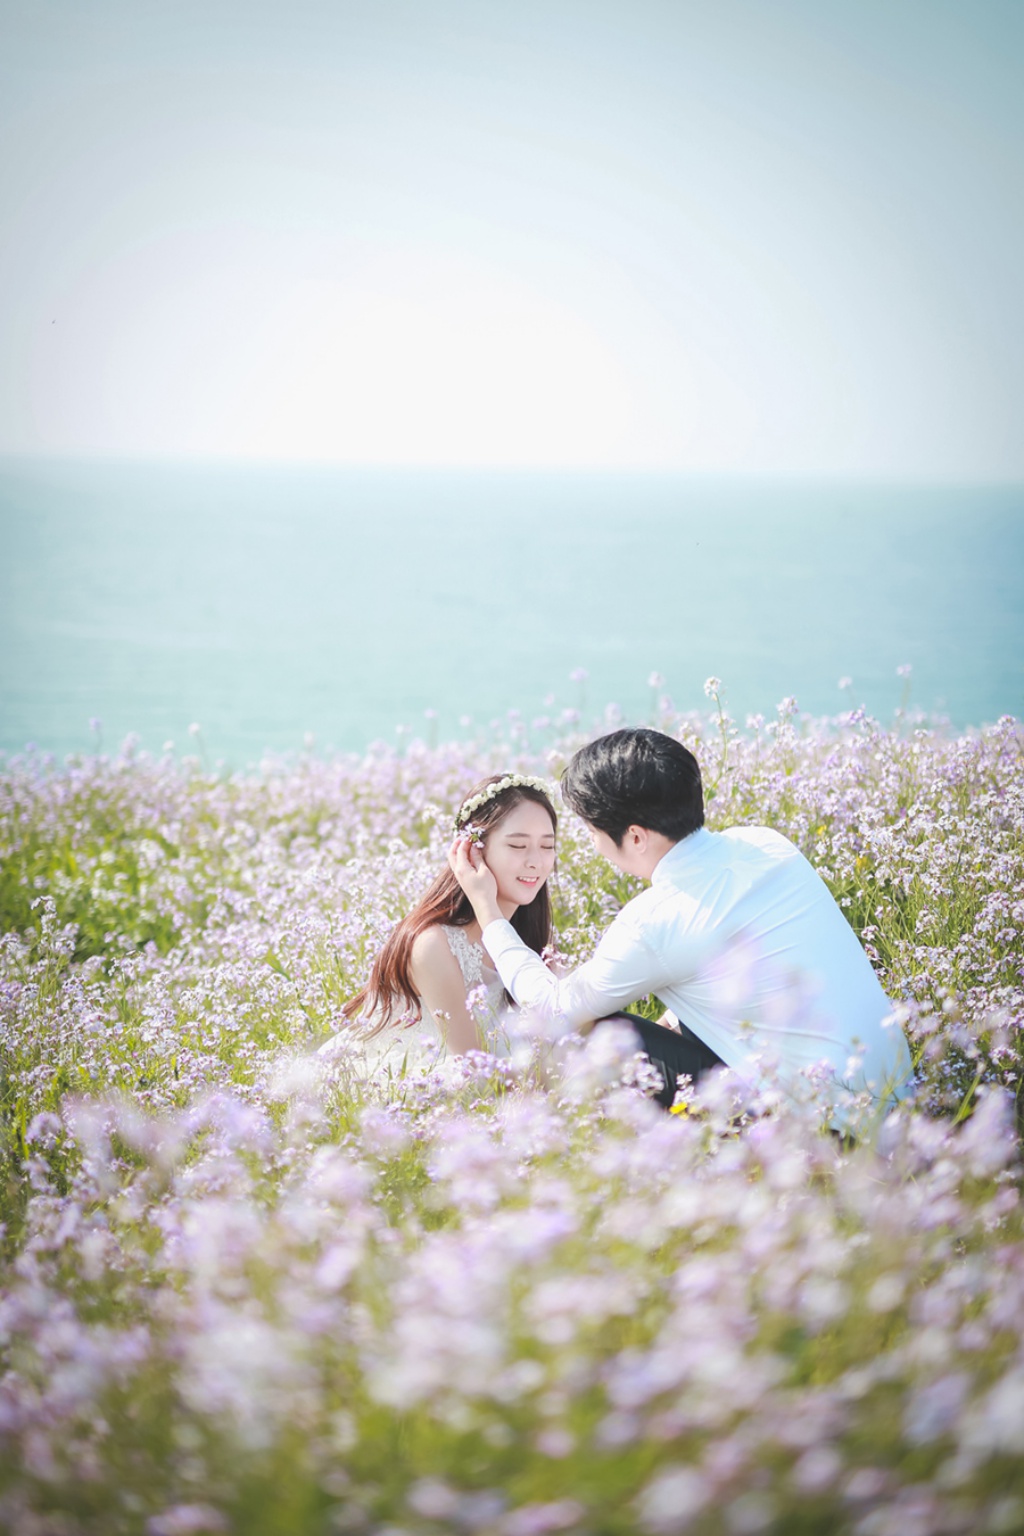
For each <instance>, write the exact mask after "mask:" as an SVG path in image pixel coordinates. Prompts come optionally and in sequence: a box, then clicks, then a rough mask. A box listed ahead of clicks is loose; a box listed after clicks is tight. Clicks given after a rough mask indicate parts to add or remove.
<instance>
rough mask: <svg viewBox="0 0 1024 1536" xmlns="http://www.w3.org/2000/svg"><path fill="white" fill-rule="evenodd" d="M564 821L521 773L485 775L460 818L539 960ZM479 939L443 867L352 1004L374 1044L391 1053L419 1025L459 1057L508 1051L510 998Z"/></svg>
mask: <svg viewBox="0 0 1024 1536" xmlns="http://www.w3.org/2000/svg"><path fill="white" fill-rule="evenodd" d="M557 825H558V822H557V817H556V816H555V812H554V807H553V806H552V804H551V801H550V799H549V798H548V793H547V789H546V787H545V784H544V782H543V780H541V779H534V778H531V777H530V776H529V775H527V774H518V773H515V774H505V775H501V774H494V775H492V776H491V777H490V778H487V779H484V780H483V781H482V782H481V783H480V784H478V785H477V786H476V788H475V789H474V790H472V791H471V792H470V794H468V795H467V796H466V798H465V800H464V801H463V802H462V805H461V806H460V807H459V810H458V814H457V815H456V817H455V828H456V831H458V832H460V833H462V834H466V833H469V835H470V836H471V838H472V840H473V842H474V843H475V844H476V846H477V847H478V848H480V850H481V852H482V854H483V858H484V862H485V863H486V864H487V866H488V868H489V869H490V870H491V871H492V873H493V874H494V878H495V880H496V881H497V884H498V905H499V907H500V908H501V911H502V914H503V916H505V917H506V918H508V919H509V921H510V922H511V924H512V926H513V928H515V929H516V930H517V932H518V933H519V934H520V935H521V937H522V938H523V940H524V941H525V942H526V943H527V944H528V945H529V946H530V948H531V949H534V950H536V951H537V953H538V954H542V953H543V952H544V950H545V949H546V948H547V946H548V945H549V944H550V943H551V939H552V932H551V902H550V898H549V895H548V889H547V881H548V876H549V875H550V874H551V871H552V870H553V869H554V865H555V833H556V829H557ZM480 937H481V935H480V926H479V924H478V923H477V921H476V919H475V917H474V916H473V908H472V906H471V905H470V902H469V899H468V897H467V896H466V895H465V893H464V892H463V890H462V887H461V886H460V885H459V882H458V881H457V880H456V878H455V876H454V874H453V873H452V871H451V869H449V868H447V867H446V868H445V869H443V870H442V871H441V873H440V874H439V875H438V877H437V879H436V880H435V881H434V882H433V884H432V885H431V886H430V888H429V890H428V891H427V892H426V893H425V895H424V896H423V897H422V898H421V900H420V901H419V902H418V903H417V904H416V906H415V907H414V908H413V909H412V911H411V912H410V913H408V915H407V916H406V917H404V918H403V919H402V921H401V922H400V923H399V924H398V927H397V928H396V929H395V930H394V932H393V933H392V934H391V935H390V936H389V938H388V939H387V941H386V943H385V945H384V947H383V949H382V950H381V952H380V954H379V955H378V956H377V958H376V960H375V961H374V963H373V968H372V970H371V972H370V979H369V981H368V982H367V984H366V986H365V987H363V988H362V990H361V991H360V992H358V993H357V994H356V996H355V997H353V998H351V999H350V1001H349V1002H348V1003H346V1005H345V1008H344V1013H345V1015H346V1017H347V1018H348V1019H349V1020H350V1021H351V1022H352V1023H353V1024H355V1025H360V1024H361V1025H362V1034H363V1038H364V1039H365V1040H366V1042H367V1045H368V1046H369V1047H370V1048H371V1049H372V1048H373V1046H374V1045H375V1044H377V1045H378V1046H379V1047H388V1046H391V1045H393V1044H397V1043H400V1042H401V1040H402V1039H403V1038H404V1039H406V1040H407V1039H408V1034H407V1032H408V1031H409V1030H411V1029H418V1030H421V1031H426V1032H428V1034H429V1035H430V1036H431V1037H433V1038H435V1039H437V1038H439V1039H440V1040H442V1041H443V1042H444V1044H445V1046H446V1048H447V1049H448V1051H449V1052H451V1053H453V1054H455V1055H462V1054H464V1053H465V1052H466V1051H474V1050H475V1051H478V1050H485V1051H490V1052H492V1053H493V1054H495V1055H504V1054H506V1053H507V1049H508V1047H507V1043H506V1040H505V1037H504V1032H503V1029H502V1018H503V1015H504V1013H505V1011H506V1008H507V1007H508V1006H511V999H509V998H508V997H507V996H506V993H505V991H504V988H503V987H502V984H501V980H500V978H499V977H498V975H497V972H496V971H495V970H494V969H493V967H492V966H491V963H490V960H489V959H488V957H487V954H486V952H485V950H484V947H483V945H482V944H481V942H480Z"/></svg>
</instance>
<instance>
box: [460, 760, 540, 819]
mask: <svg viewBox="0 0 1024 1536" xmlns="http://www.w3.org/2000/svg"><path fill="white" fill-rule="evenodd" d="M524 787H525V788H529V789H539V790H540V791H541V793H542V794H545V795H550V793H551V786H550V785H549V784H548V783H546V782H545V780H544V779H535V778H534V777H533V776H532V775H531V774H529V773H510V774H508V775H507V777H506V778H504V779H498V781H497V783H495V784H488V786H487V788H486V789H482V790H481V791H480V793H479V794H478V795H474V796H473V798H472V800H464V801H463V803H462V805H461V806H460V808H459V813H458V815H457V816H456V818H455V825H456V826H457V827H461V826H462V823H463V822H464V821H466V820H467V819H468V818H469V817H470V816H472V814H473V812H474V811H478V810H479V809H480V807H481V806H482V805H486V804H487V802H488V800H493V799H495V797H496V796H497V795H500V794H502V793H503V792H504V791H505V790H506V789H520V788H524Z"/></svg>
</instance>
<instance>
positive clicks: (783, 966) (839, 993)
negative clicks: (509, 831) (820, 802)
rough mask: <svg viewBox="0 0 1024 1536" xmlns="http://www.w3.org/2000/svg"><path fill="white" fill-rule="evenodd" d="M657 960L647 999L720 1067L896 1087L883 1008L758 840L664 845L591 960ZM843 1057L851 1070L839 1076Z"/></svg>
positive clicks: (904, 1056) (772, 846) (775, 843)
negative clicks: (632, 951) (774, 1069)
mask: <svg viewBox="0 0 1024 1536" xmlns="http://www.w3.org/2000/svg"><path fill="white" fill-rule="evenodd" d="M623 940H625V941H626V942H627V943H639V944H641V945H643V946H644V947H646V948H647V949H648V950H649V951H650V952H651V953H652V955H653V956H654V957H656V966H655V969H656V971H657V972H658V973H659V975H660V976H661V978H662V979H661V980H660V982H658V983H657V984H656V986H655V990H656V991H657V992H658V994H659V996H660V997H662V998H663V1000H664V1001H665V1003H666V1004H667V1005H668V1006H669V1008H671V1009H672V1011H673V1012H674V1013H675V1014H676V1015H677V1016H678V1018H679V1019H681V1020H682V1021H683V1022H684V1023H685V1024H686V1025H687V1026H688V1028H690V1029H691V1030H692V1031H693V1032H694V1033H695V1034H696V1035H698V1036H699V1037H700V1038H701V1039H702V1040H703V1041H704V1043H705V1044H706V1045H708V1046H709V1047H710V1048H711V1049H712V1050H713V1051H714V1052H715V1053H716V1055H718V1056H720V1057H721V1058H722V1060H723V1061H724V1062H726V1063H727V1064H728V1065H730V1066H734V1067H737V1068H739V1069H741V1070H742V1066H743V1062H744V1061H745V1059H746V1058H747V1057H748V1056H749V1055H750V1053H751V1051H755V1052H761V1053H764V1054H765V1055H766V1056H767V1057H768V1058H770V1059H773V1060H774V1061H775V1062H776V1063H777V1065H778V1067H779V1069H780V1073H781V1075H782V1077H783V1078H784V1079H787V1080H789V1079H792V1078H793V1077H794V1075H795V1074H796V1073H798V1072H799V1071H800V1070H801V1069H802V1068H806V1067H810V1066H812V1065H814V1064H815V1063H818V1062H820V1061H822V1060H827V1061H828V1063H829V1065H830V1067H831V1069H832V1071H833V1073H834V1074H835V1076H836V1077H837V1079H838V1080H839V1081H841V1082H849V1083H851V1084H852V1085H853V1086H856V1087H858V1088H860V1087H863V1086H871V1087H873V1089H874V1090H875V1091H876V1092H883V1091H886V1090H888V1089H891V1088H892V1087H893V1085H894V1084H898V1083H901V1082H902V1081H903V1080H905V1078H906V1077H907V1075H908V1074H909V1071H910V1058H909V1052H908V1051H907V1047H906V1043H905V1041H904V1040H903V1037H902V1033H901V1031H900V1030H899V1029H898V1028H897V1027H895V1026H893V1025H889V1026H888V1027H883V1024H882V1021H883V1020H884V1019H885V1018H887V1017H888V1016H889V1015H890V1014H891V1012H892V1007H891V1004H890V1002H889V1000H888V998H887V997H886V995H885V993H884V992H883V991H882V988H881V985H880V984H879V982H878V979H877V977H876V976H875V974H874V971H873V970H872V968H871V964H870V961H869V960H868V958H867V956H866V955H865V953H864V951H863V949H862V948H861V946H860V943H859V942H858V940H857V937H856V935H855V934H854V932H853V930H852V929H851V928H850V926H849V924H848V923H847V921H846V919H845V917H844V916H843V914H842V912H841V911H840V909H839V907H838V906H837V905H836V902H835V901H834V899H833V897H832V895H831V893H830V892H829V890H828V888H827V887H826V885H825V884H824V882H823V881H822V880H821V878H820V877H819V876H818V875H817V874H816V873H815V871H814V869H813V868H812V867H811V865H810V864H809V863H808V862H807V860H806V859H805V858H804V857H803V855H802V854H801V853H800V852H799V850H798V849H797V848H795V847H794V846H793V844H792V843H790V842H789V841H788V839H786V838H785V837H783V836H782V835H781V834H780V833H778V832H773V831H771V830H769V829H768V828H765V827H734V828H731V829H729V830H728V831H726V832H719V833H716V832H710V831H708V830H707V829H706V828H703V827H702V828H700V829H699V830H698V831H696V832H693V833H691V834H690V836H689V837H686V838H684V839H683V840H682V841H681V842H679V843H677V844H676V845H675V847H673V848H672V849H671V850H670V851H669V852H668V853H667V854H666V855H665V856H664V858H663V859H662V860H661V862H660V863H659V864H658V866H657V868H656V869H655V871H654V874H653V877H652V883H651V886H650V887H649V889H648V890H646V891H643V892H642V893H641V894H640V895H639V896H637V897H636V898H635V899H634V900H633V901H631V902H630V903H629V904H628V905H627V906H626V907H625V908H624V909H623V911H622V912H621V913H620V914H619V916H618V917H617V918H616V920H615V922H614V923H613V924H612V927H611V928H610V929H609V931H608V933H607V934H606V935H605V938H604V939H603V940H602V942H601V944H600V945H599V946H598V950H597V953H596V954H595V956H594V961H595V962H597V963H598V964H600V962H601V958H602V951H603V950H606V946H607V953H608V956H609V958H611V956H612V955H616V954H618V953H619V952H620V950H621V946H622V942H623ZM851 1056H856V1057H858V1058H859V1059H860V1060H861V1061H862V1064H863V1065H862V1069H861V1070H860V1071H857V1072H855V1073H853V1074H851V1073H850V1072H849V1071H848V1063H849V1061H850V1058H851Z"/></svg>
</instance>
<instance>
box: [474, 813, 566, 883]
mask: <svg viewBox="0 0 1024 1536" xmlns="http://www.w3.org/2000/svg"><path fill="white" fill-rule="evenodd" d="M484 860H485V862H486V864H487V868H488V869H489V870H490V871H491V873H492V875H493V876H494V878H495V880H496V881H497V882H498V900H499V901H514V902H515V903H516V905H517V906H520V907H525V906H527V905H528V903H529V902H531V901H532V900H533V898H534V897H535V896H536V894H537V892H538V891H539V890H540V888H541V886H542V885H543V884H544V882H545V881H546V880H547V878H548V876H549V875H550V873H551V871H552V870H553V869H554V867H555V829H554V827H553V826H552V825H551V817H550V816H549V815H548V813H547V811H546V810H545V809H544V807H543V806H542V805H538V804H537V802H536V801H535V800H520V802H519V804H518V805H517V806H516V807H515V808H514V810H511V811H509V813H508V815H507V816H506V817H504V818H503V820H501V821H499V822H498V825H497V826H496V827H494V828H493V829H492V830H491V831H490V832H488V833H487V836H486V839H485V842H484Z"/></svg>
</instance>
